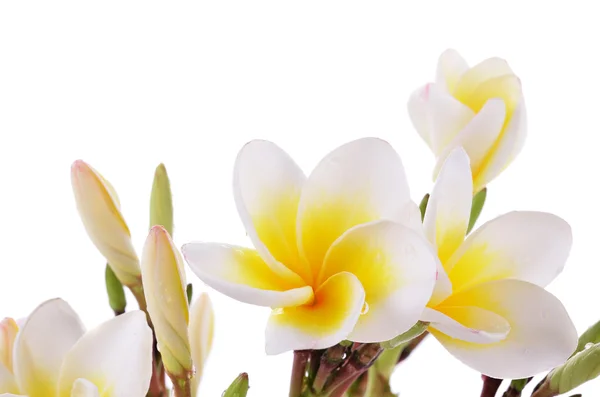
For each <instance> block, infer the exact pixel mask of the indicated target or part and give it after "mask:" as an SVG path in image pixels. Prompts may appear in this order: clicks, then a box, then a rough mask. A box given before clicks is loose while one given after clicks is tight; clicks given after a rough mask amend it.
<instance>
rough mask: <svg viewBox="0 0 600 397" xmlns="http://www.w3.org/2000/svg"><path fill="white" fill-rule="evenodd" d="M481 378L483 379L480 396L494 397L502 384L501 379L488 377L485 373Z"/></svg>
mask: <svg viewBox="0 0 600 397" xmlns="http://www.w3.org/2000/svg"><path fill="white" fill-rule="evenodd" d="M481 379H483V387H482V388H481V397H494V396H495V395H496V393H497V392H498V389H499V388H500V385H501V384H502V379H496V378H490V377H489V376H485V375H481Z"/></svg>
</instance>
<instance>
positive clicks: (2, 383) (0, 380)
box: [0, 363, 19, 396]
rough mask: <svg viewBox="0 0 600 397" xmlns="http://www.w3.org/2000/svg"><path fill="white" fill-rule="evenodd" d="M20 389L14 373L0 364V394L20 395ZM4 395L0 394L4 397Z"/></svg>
mask: <svg viewBox="0 0 600 397" xmlns="http://www.w3.org/2000/svg"><path fill="white" fill-rule="evenodd" d="M18 392H19V387H18V386H17V382H16V381H15V377H14V376H13V374H12V372H11V371H10V370H9V369H8V368H6V367H5V366H4V364H2V363H0V393H18ZM3 395H4V394H0V396H3Z"/></svg>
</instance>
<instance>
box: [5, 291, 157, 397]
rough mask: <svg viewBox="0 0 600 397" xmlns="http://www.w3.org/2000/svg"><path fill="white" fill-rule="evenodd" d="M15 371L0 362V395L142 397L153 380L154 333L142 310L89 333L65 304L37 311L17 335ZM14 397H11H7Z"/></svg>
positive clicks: (53, 302)
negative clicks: (6, 375) (151, 378)
mask: <svg viewBox="0 0 600 397" xmlns="http://www.w3.org/2000/svg"><path fill="white" fill-rule="evenodd" d="M12 350H13V360H12V368H6V367H5V365H4V364H3V363H0V373H2V374H6V373H9V374H10V375H11V377H10V378H6V377H4V376H2V377H0V393H12V395H17V396H28V397H53V396H56V397H94V396H105V397H144V396H145V395H146V392H147V391H148V386H149V384H150V377H151V375H152V332H151V330H150V328H149V327H148V325H147V323H146V317H145V315H144V313H143V312H141V311H132V312H129V313H126V314H123V315H121V316H118V317H115V318H113V319H111V320H109V321H106V322H105V323H103V324H101V325H100V326H98V327H97V328H95V329H92V330H91V331H88V332H85V329H84V327H83V324H82V323H81V320H80V319H79V317H78V316H77V314H76V313H75V312H74V311H73V309H72V308H71V307H70V306H69V305H68V304H67V303H66V302H65V301H63V300H61V299H52V300H49V301H46V302H44V303H42V304H41V305H40V306H38V307H37V308H36V309H35V310H34V311H33V312H32V313H31V315H30V316H29V317H28V318H27V320H26V322H25V324H24V325H23V327H22V328H21V329H19V330H18V333H17V336H16V339H15V340H14V345H13V346H12ZM9 395H11V394H9Z"/></svg>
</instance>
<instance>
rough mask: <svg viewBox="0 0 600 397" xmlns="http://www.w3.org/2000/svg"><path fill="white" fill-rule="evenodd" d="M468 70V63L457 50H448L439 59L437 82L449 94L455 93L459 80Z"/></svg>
mask: <svg viewBox="0 0 600 397" xmlns="http://www.w3.org/2000/svg"><path fill="white" fill-rule="evenodd" d="M468 69H469V65H468V64H467V61H465V60H464V58H463V57H462V56H460V54H459V53H458V52H457V51H456V50H453V49H451V48H450V49H447V50H446V51H444V52H443V53H442V54H441V55H440V57H439V59H438V64H437V72H436V80H435V82H436V83H437V84H439V85H441V86H442V87H444V88H445V89H446V90H447V91H448V92H453V91H454V88H455V87H456V84H457V83H458V80H459V79H460V77H461V76H462V75H463V74H464V73H465V72H466V71H467V70H468Z"/></svg>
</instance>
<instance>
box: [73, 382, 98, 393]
mask: <svg viewBox="0 0 600 397" xmlns="http://www.w3.org/2000/svg"><path fill="white" fill-rule="evenodd" d="M71 397H100V393H99V392H98V388H97V387H96V385H95V384H93V383H92V382H90V381H89V380H87V379H77V380H76V381H75V382H74V383H73V388H72V389H71Z"/></svg>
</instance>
